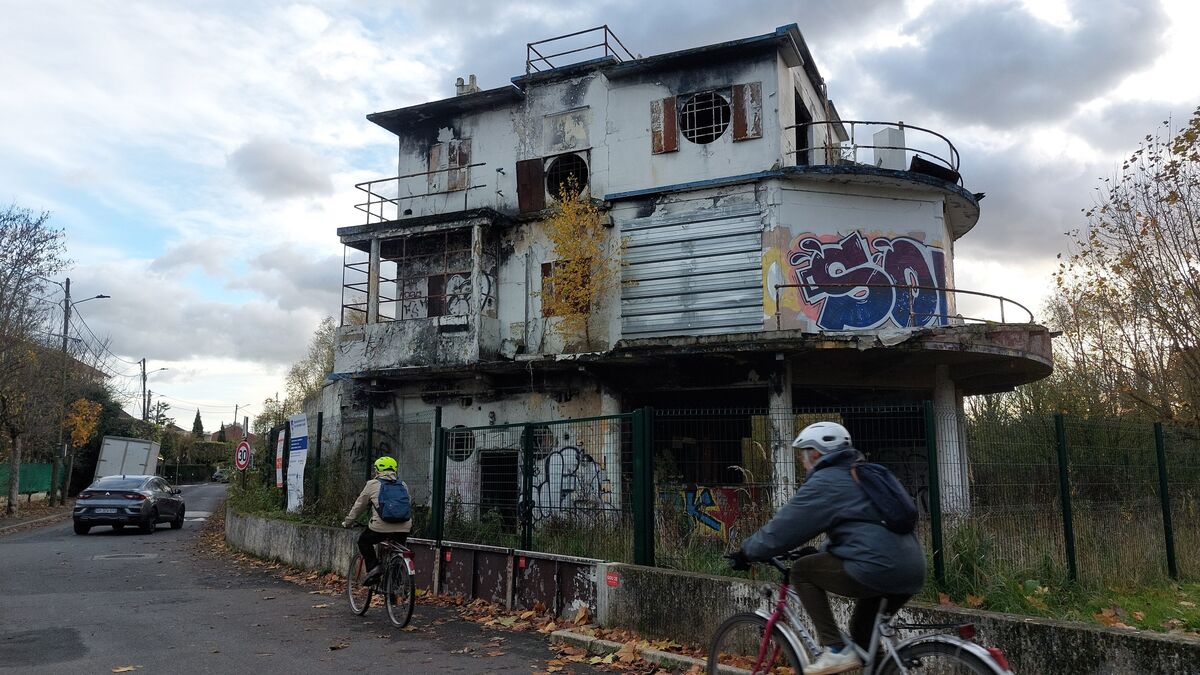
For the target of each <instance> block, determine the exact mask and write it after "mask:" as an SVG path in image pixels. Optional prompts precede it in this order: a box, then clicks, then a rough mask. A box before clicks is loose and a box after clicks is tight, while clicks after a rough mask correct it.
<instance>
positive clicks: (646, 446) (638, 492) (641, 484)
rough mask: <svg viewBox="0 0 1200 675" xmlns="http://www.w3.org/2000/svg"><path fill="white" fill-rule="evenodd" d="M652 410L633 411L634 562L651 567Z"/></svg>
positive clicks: (652, 562)
mask: <svg viewBox="0 0 1200 675" xmlns="http://www.w3.org/2000/svg"><path fill="white" fill-rule="evenodd" d="M653 438H654V409H653V408H639V409H637V410H635V411H633V562H634V564H636V565H647V566H650V567H653V566H654V451H653V447H654V444H653Z"/></svg>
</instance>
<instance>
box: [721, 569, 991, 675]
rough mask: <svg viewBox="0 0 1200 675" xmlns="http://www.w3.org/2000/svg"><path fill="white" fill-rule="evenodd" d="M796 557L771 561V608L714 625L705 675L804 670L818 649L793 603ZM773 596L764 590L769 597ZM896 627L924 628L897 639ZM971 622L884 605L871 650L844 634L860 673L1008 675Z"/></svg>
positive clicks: (796, 599)
mask: <svg viewBox="0 0 1200 675" xmlns="http://www.w3.org/2000/svg"><path fill="white" fill-rule="evenodd" d="M794 559H795V556H791V555H789V556H786V557H777V558H773V559H771V561H770V563H771V565H772V566H773V567H774V568H775V569H776V570H778V571H779V573H780V575H781V576H782V581H781V582H780V585H779V593H778V597H777V599H776V600H775V601H774V609H773V611H770V612H768V611H766V610H764V609H760V610H758V611H755V612H742V613H739V614H734V615H733V616H731V617H729V618H728V619H726V620H725V622H724V623H722V624H721V625H720V627H718V628H717V631H716V633H715V634H714V635H713V639H712V644H711V646H710V648H709V652H708V670H707V672H708V673H709V675H717V674H718V673H722V674H725V673H747V672H748V673H751V674H752V675H757V674H759V673H762V674H764V675H766V674H768V673H770V674H772V675H775V674H778V673H796V674H797V675H799V674H800V673H803V672H804V668H806V667H807V666H808V665H809V664H810V663H812V661H813V659H815V658H816V655H817V654H818V653H819V652H820V650H821V648H820V646H819V645H818V644H817V642H816V640H815V639H813V636H812V634H811V633H810V632H809V631H808V629H807V628H806V627H805V625H804V622H803V621H801V619H800V614H799V612H798V611H797V610H796V607H799V606H800V597H799V596H798V595H797V594H796V592H795V590H794V589H792V586H791V584H790V583H789V581H788V579H789V576H788V574H789V572H790V569H791V568H790V567H789V566H788V565H787V564H786V562H787V561H790V560H794ZM773 595H775V594H774V593H773V592H772V591H771V590H770V589H764V590H763V597H764V598H765V599H767V600H768V601H770V600H771V598H772V596H773ZM899 631H922V633H920V634H918V635H915V636H913V637H910V638H906V639H900V638H899ZM974 635H975V626H974V625H973V624H969V623H962V624H957V623H906V622H900V621H897V620H896V616H895V614H894V613H892V612H889V611H888V608H887V603H883V604H882V605H881V607H880V611H879V613H878V614H876V616H875V627H874V629H873V630H872V634H871V644H870V647H869V649H866V650H863V649H862V648H861V647H859V646H858V645H856V644H854V641H853V640H850V639H849V638H848V637H847V639H846V640H845V643H846V645H847V648H852V649H854V650H855V651H856V652H857V653H858V657H859V659H861V660H862V663H863V665H862V667H861V671H858V669H855V671H856V672H861V673H862V675H897V674H904V673H937V674H938V675H942V674H943V673H945V674H958V673H969V674H971V675H1012V671H1011V670H1009V666H1008V659H1007V658H1005V656H1004V653H1003V652H1001V651H1000V650H999V649H996V648H994V647H983V646H982V645H979V644H977V643H975V642H973V641H972V638H973V637H974Z"/></svg>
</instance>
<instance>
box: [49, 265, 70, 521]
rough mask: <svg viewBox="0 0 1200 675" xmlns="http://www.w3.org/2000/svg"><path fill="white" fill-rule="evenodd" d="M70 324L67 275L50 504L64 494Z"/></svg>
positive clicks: (64, 287)
mask: <svg viewBox="0 0 1200 675" xmlns="http://www.w3.org/2000/svg"><path fill="white" fill-rule="evenodd" d="M70 326H71V277H67V280H66V283H64V284H63V327H62V378H61V380H60V386H61V387H62V389H61V390H60V392H59V396H60V397H61V398H62V409H61V411H60V413H59V417H58V448H60V450H59V452H56V453H54V462H53V463H52V466H51V470H50V494H49V497H50V505H51V506H53V505H54V504H55V501H54V500H55V494H56V493H57V495H58V502H57V503H59V504H62V503H63V498H64V497H65V496H66V494H65V490H61V489H60V488H59V485H58V477H59V476H61V475H62V465H63V460H64V459H65V458H66V456H67V444H66V443H65V442H64V441H63V437H64V435H65V430H66V427H67V368H68V363H67V329H68V328H70Z"/></svg>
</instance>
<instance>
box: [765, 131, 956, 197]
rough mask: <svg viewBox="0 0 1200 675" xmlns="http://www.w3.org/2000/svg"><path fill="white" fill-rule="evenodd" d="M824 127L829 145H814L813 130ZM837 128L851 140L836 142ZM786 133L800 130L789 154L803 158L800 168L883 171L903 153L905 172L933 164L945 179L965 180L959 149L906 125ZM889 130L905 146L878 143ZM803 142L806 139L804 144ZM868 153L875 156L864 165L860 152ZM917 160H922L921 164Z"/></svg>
mask: <svg viewBox="0 0 1200 675" xmlns="http://www.w3.org/2000/svg"><path fill="white" fill-rule="evenodd" d="M821 127H823V128H824V132H825V133H824V134H823V137H824V138H825V139H826V142H825V143H824V144H815V143H812V142H811V140H810V139H813V138H815V137H816V136H817V134H814V133H809V130H810V129H816V128H821ZM837 127H843V128H846V129H847V135H848V136H849V140H846V141H837V142H834V140H833V139H835V138H836V135H835V134H834V131H835V129H836V128H837ZM784 129H785V130H786V129H795V130H796V136H797V138H796V145H797V149H795V150H790V151H788V154H791V155H797V156H798V157H800V158H801V161H799V162H797V163H799V164H825V165H838V164H853V165H859V166H873V167H879V166H881V164H882V163H884V162H885V161H886V159H891V158H899V157H900V155H899V154H898V153H903V162H902V166H903V167H904V168H905V169H907V170H910V171H914V170H915V171H921V168H922V167H921V166H920V164H921V162H922V161H923V162H929V163H931V164H933V165H934V166H936V167H937V170H938V171H939V172H941V173H943V174H945V175H942V176H941V177H943V178H953V180H952V181H951V182H955V183H958V184H961V183H962V178H961V177H960V176H959V175H958V167H959V154H958V149H957V148H955V147H954V144H953V143H951V142H950V139H949V138H946V137H945V136H943V135H942V134H939V133H938V132H936V131H934V130H932V129H926V128H925V127H918V126H914V125H912V124H905V123H904V122H875V121H868V120H828V121H824V122H803V123H800V124H792V125H790V126H786V127H784ZM885 129H894V130H897V131H899V132H900V136H901V138H902V139H903V142H902V143H900V144H897V145H893V144H886V143H884V144H880V143H876V142H875V134H876V133H878V132H879V131H882V130H885ZM868 133H869V134H870V135H869V136H868V137H867V138H865V139H864V138H863V136H864V134H868ZM910 134H915V138H913V139H912V140H913V142H910V141H909V136H910ZM801 139H804V142H802V141H801ZM863 141H869V142H863ZM801 146H803V147H801ZM867 150H869V151H871V153H872V155H871V157H870V158H869V161H864V160H866V159H867V158H866V157H863V156H861V155H860V151H867ZM881 151H882V152H881ZM802 153H803V154H802ZM822 158H823V159H822ZM917 158H920V159H919V160H918V159H917ZM817 160H821V161H817ZM885 168H893V169H896V168H900V167H898V166H895V165H893V166H887V167H885ZM951 174H952V175H951Z"/></svg>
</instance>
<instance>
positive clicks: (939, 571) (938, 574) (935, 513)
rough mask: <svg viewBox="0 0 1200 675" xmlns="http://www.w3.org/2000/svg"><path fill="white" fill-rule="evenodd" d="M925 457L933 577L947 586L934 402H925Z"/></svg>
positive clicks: (940, 585) (939, 584) (939, 583)
mask: <svg viewBox="0 0 1200 675" xmlns="http://www.w3.org/2000/svg"><path fill="white" fill-rule="evenodd" d="M925 457H926V459H927V460H928V462H929V539H930V543H931V544H932V546H933V577H934V579H936V580H937V584H938V587H939V588H941V587H945V585H946V554H945V551H944V550H943V546H942V479H941V476H940V474H939V471H938V453H937V419H936V418H935V417H934V411H933V401H925Z"/></svg>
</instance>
